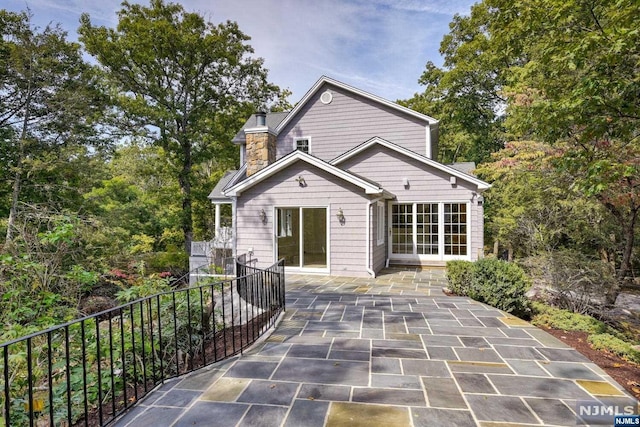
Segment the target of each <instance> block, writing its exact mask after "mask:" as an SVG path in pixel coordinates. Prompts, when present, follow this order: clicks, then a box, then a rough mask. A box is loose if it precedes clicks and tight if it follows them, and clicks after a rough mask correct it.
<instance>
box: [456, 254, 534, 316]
mask: <svg viewBox="0 0 640 427" xmlns="http://www.w3.org/2000/svg"><path fill="white" fill-rule="evenodd" d="M447 278H448V279H449V287H450V289H451V290H452V291H453V292H454V293H456V294H457V295H465V296H469V297H470V298H473V299H475V300H477V301H480V302H484V303H486V304H489V305H491V306H493V307H496V308H499V309H501V310H503V311H506V312H507V313H511V314H513V315H515V316H519V317H523V318H528V317H529V315H530V313H531V307H530V302H529V300H528V299H527V297H526V296H525V293H526V292H527V290H528V289H529V287H530V283H529V279H528V278H527V276H526V274H525V273H524V271H523V270H522V269H521V268H520V267H518V266H517V265H516V264H513V263H509V262H506V261H500V260H498V259H495V258H485V259H481V260H479V261H476V262H473V263H472V262H468V261H449V262H447Z"/></svg>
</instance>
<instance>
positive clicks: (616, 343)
mask: <svg viewBox="0 0 640 427" xmlns="http://www.w3.org/2000/svg"><path fill="white" fill-rule="evenodd" d="M587 341H589V344H591V347H593V348H594V349H596V350H606V351H610V352H611V353H614V354H616V355H618V356H620V357H621V358H623V359H625V360H628V361H630V362H634V363H640V351H638V350H636V349H635V348H634V347H633V345H632V344H630V343H628V342H626V341H623V340H621V339H620V338H617V337H615V336H613V335H611V334H596V335H591V336H589V338H587Z"/></svg>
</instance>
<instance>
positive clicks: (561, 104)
mask: <svg viewBox="0 0 640 427" xmlns="http://www.w3.org/2000/svg"><path fill="white" fill-rule="evenodd" d="M486 3H487V4H488V5H489V6H490V7H491V9H492V10H493V18H492V22H491V23H490V31H491V33H492V35H493V40H494V42H495V44H496V45H500V46H503V47H504V49H505V50H507V51H510V50H513V49H514V47H515V48H517V49H522V50H523V52H524V56H526V57H527V59H528V60H527V62H526V63H522V64H515V65H513V66H512V67H511V76H512V77H511V79H510V81H509V84H508V85H507V86H506V87H505V94H506V95H507V96H508V97H509V102H508V105H509V107H508V110H507V111H508V116H509V118H508V120H507V126H508V127H509V129H511V130H512V132H513V133H514V134H515V135H516V136H518V137H531V136H532V137H534V138H536V139H541V140H544V141H547V142H549V143H554V144H556V143H558V142H562V143H563V144H566V147H567V149H566V152H565V155H564V162H563V163H562V167H563V168H564V169H565V170H567V171H568V172H570V173H571V174H572V175H573V177H574V179H575V186H576V188H578V189H580V190H581V191H583V192H584V194H585V195H587V196H590V197H594V198H595V199H596V200H598V201H599V202H600V203H601V204H602V206H604V207H605V208H606V209H607V210H608V211H609V212H610V213H611V215H612V217H613V218H615V221H616V222H617V225H618V227H619V236H620V239H619V240H618V241H620V242H621V245H620V252H621V259H620V262H619V268H618V277H619V278H624V277H627V276H628V275H629V274H630V273H631V268H632V257H633V252H634V246H635V234H636V227H637V221H638V214H639V212H640V198H639V196H640V194H638V189H639V186H640V143H639V140H638V138H639V137H640V132H639V130H638V129H639V124H640V114H639V113H638V112H639V111H640V97H638V94H639V93H640V80H639V79H638V75H640V30H639V28H640V4H639V3H638V2H636V1H633V0H617V1H583V0H573V1H564V0H562V1H561V0H543V1H530V0H527V1H522V0H521V1H517V2H511V1H506V0H487V1H486ZM612 295H614V296H615V293H614V294H612ZM610 302H612V301H610Z"/></svg>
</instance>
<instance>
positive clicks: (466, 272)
mask: <svg viewBox="0 0 640 427" xmlns="http://www.w3.org/2000/svg"><path fill="white" fill-rule="evenodd" d="M472 273H473V263H472V262H470V261H447V280H448V281H449V289H450V290H451V292H453V293H454V294H456V295H461V296H467V295H469V289H470V287H471V276H472Z"/></svg>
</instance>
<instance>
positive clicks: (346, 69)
mask: <svg viewBox="0 0 640 427" xmlns="http://www.w3.org/2000/svg"><path fill="white" fill-rule="evenodd" d="M130 2H131V3H146V4H148V2H146V1H143V2H138V1H136V0H130ZM173 2H179V3H181V4H182V5H183V7H184V8H185V10H187V11H188V12H197V13H199V14H201V15H203V16H204V17H205V18H206V19H207V20H208V21H210V22H212V23H214V24H217V23H220V22H225V21H227V20H230V21H236V22H237V23H238V25H239V27H240V29H241V30H242V31H243V32H244V33H245V34H247V35H248V36H250V37H251V40H250V41H249V44H250V45H251V46H252V47H253V48H254V50H255V56H256V57H261V58H264V64H265V67H266V68H267V69H268V70H269V80H270V81H271V82H272V83H275V84H277V85H278V86H280V87H281V88H288V89H289V90H291V91H292V92H293V94H292V96H291V97H290V98H289V101H290V102H292V103H295V102H297V101H298V100H300V98H302V97H303V96H304V94H305V93H306V92H307V90H309V89H310V88H311V86H313V84H314V83H315V82H316V81H317V80H318V79H319V78H320V77H321V76H323V75H325V76H328V77H331V78H333V79H336V80H339V81H341V82H343V83H346V84H349V85H351V86H355V87H357V88H359V89H362V90H364V91H367V92H370V93H373V94H375V95H378V96H381V97H383V98H385V99H388V100H391V101H395V100H398V99H408V98H411V97H412V96H413V95H414V94H415V93H417V92H421V91H422V87H421V86H420V85H419V84H418V79H419V78H420V75H421V74H422V72H423V70H424V67H425V64H426V63H427V61H432V62H434V63H435V64H436V65H441V64H442V57H441V56H440V53H439V51H438V49H439V47H440V41H441V40H442V37H443V36H444V35H445V34H447V33H448V32H449V22H451V19H452V18H453V16H454V14H456V13H457V14H461V15H468V14H469V11H470V8H471V5H472V4H473V3H474V1H473V0H181V1H176V0H173ZM120 3H121V1H120V0H90V1H84V0H3V1H2V3H1V5H0V7H2V8H3V9H7V10H11V11H16V12H17V11H22V10H25V9H26V8H27V7H28V8H29V9H30V10H31V12H32V14H33V23H34V25H36V26H39V27H43V26H45V25H47V24H48V23H59V24H60V25H61V26H62V28H63V29H65V30H66V31H67V32H68V33H69V39H70V40H76V39H77V34H76V31H77V28H78V26H79V19H80V14H81V13H83V12H86V13H89V15H90V16H91V22H92V24H93V25H97V26H107V27H115V26H116V25H117V15H116V12H117V11H118V10H119V9H120Z"/></svg>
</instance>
